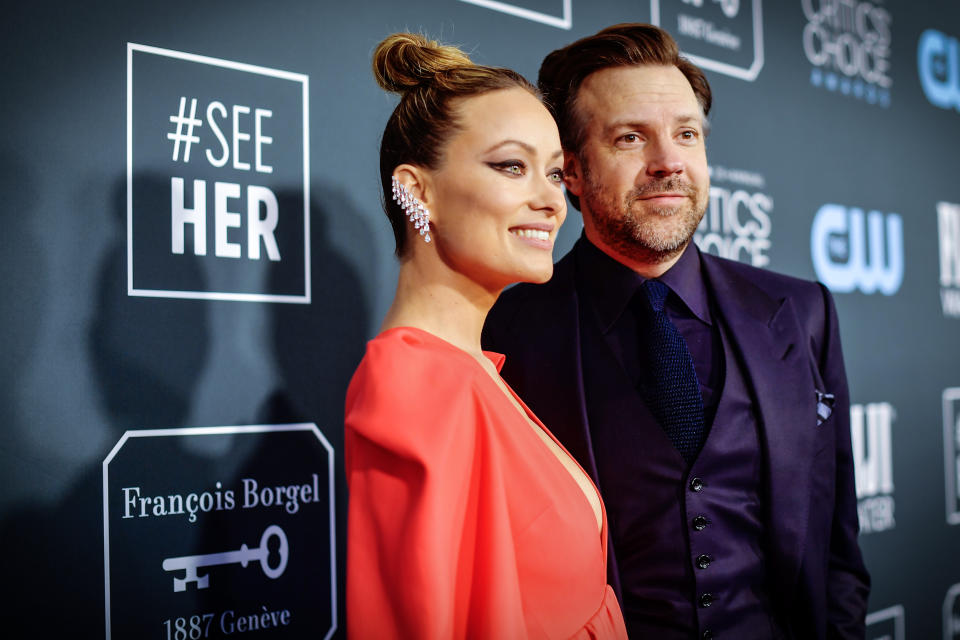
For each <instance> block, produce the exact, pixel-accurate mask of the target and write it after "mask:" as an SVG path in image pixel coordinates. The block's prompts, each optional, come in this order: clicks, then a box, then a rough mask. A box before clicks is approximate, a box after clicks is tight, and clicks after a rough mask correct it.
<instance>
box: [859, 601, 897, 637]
mask: <svg viewBox="0 0 960 640" xmlns="http://www.w3.org/2000/svg"><path fill="white" fill-rule="evenodd" d="M864 623H865V624H866V629H865V634H864V637H865V638H866V640H905V639H906V637H907V635H906V611H905V610H904V608H903V605H900V604H898V605H894V606H892V607H887V608H886V609H881V610H879V611H874V612H873V613H868V614H867V617H866V619H865V620H864Z"/></svg>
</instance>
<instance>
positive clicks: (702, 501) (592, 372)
mask: <svg viewBox="0 0 960 640" xmlns="http://www.w3.org/2000/svg"><path fill="white" fill-rule="evenodd" d="M540 87H541V89H542V90H543V92H544V94H545V96H546V98H547V100H548V102H549V103H550V104H551V108H552V109H553V112H554V116H555V118H556V119H557V122H558V125H559V127H560V133H561V137H562V141H563V147H564V154H565V161H564V180H565V182H566V185H567V189H568V192H569V194H570V197H571V200H572V201H573V202H574V204H575V206H577V207H578V208H579V209H580V210H581V212H582V213H583V221H584V235H583V236H582V237H581V238H580V240H579V241H578V242H577V244H576V245H575V246H574V248H573V249H572V250H571V251H570V253H569V254H567V255H566V256H565V257H564V258H563V259H562V260H560V262H559V263H557V265H556V268H555V271H554V275H553V278H552V279H551V280H550V282H548V283H546V284H544V285H539V286H535V285H520V286H517V287H515V288H513V289H511V290H509V291H507V292H506V293H504V295H503V296H502V297H501V299H500V301H499V302H498V303H497V305H496V306H495V307H494V309H493V311H492V312H491V314H490V316H489V318H488V320H487V324H486V327H485V333H484V342H485V347H487V348H490V349H492V350H495V351H501V352H503V353H505V354H506V355H507V359H506V365H505V367H504V369H503V372H502V373H503V375H504V377H505V378H506V379H507V381H508V382H509V383H510V384H511V385H512V386H513V387H514V388H515V389H516V391H517V392H518V393H519V394H520V396H521V397H522V398H523V399H524V400H525V401H526V402H527V403H528V404H529V405H530V406H531V408H532V409H533V411H534V412H535V413H536V414H537V415H538V416H539V417H540V418H541V419H542V420H543V422H544V424H546V425H547V427H548V428H549V429H551V430H552V431H553V433H554V434H555V435H556V436H557V437H558V438H559V439H560V440H561V442H563V444H564V445H566V447H567V449H569V451H570V452H571V453H572V454H573V455H574V456H575V457H576V458H577V459H578V461H579V462H580V463H581V465H582V466H583V467H584V468H585V469H586V470H587V471H588V472H589V473H591V474H592V476H593V478H594V480H595V481H596V483H597V485H598V487H599V488H600V491H601V493H602V495H603V498H604V500H605V502H606V507H607V513H608V516H609V532H610V538H611V544H610V545H609V548H610V558H609V565H608V566H609V571H610V576H609V578H610V582H611V584H613V585H614V588H615V589H616V590H617V592H618V595H619V596H620V599H621V603H622V605H623V613H624V617H625V618H626V621H627V627H628V630H629V632H630V635H631V637H634V638H655V639H657V640H672V639H674V638H677V639H679V638H683V639H684V640H688V639H690V638H730V639H736V640H748V639H751V638H794V639H797V640H808V639H813V638H863V636H864V616H865V612H866V600H867V594H868V591H869V577H868V575H867V572H866V570H865V568H864V566H863V561H862V559H861V556H860V550H859V548H858V545H857V532H858V523H857V512H856V498H855V493H854V480H853V462H852V457H851V451H850V429H849V395H848V391H847V382H846V374H845V371H844V365H843V356H842V354H841V350H840V342H839V333H838V329H837V317H836V312H835V310H834V306H833V301H832V299H831V297H830V294H829V292H828V291H827V290H826V289H825V288H824V287H823V286H822V285H818V284H815V283H812V282H806V281H802V280H798V279H795V278H791V277H787V276H783V275H778V274H774V273H771V272H769V271H764V270H760V269H756V268H754V267H750V266H747V265H743V264H740V263H737V262H732V261H729V260H724V259H721V258H717V257H715V256H711V255H708V254H704V253H701V252H700V251H699V250H698V249H697V247H696V246H695V245H692V244H691V239H692V237H693V233H694V230H695V229H696V228H697V225H698V224H699V222H700V220H701V218H702V217H703V214H704V211H705V209H706V207H707V204H708V200H709V174H708V170H707V159H706V151H705V147H704V140H705V136H706V118H707V115H708V113H709V110H710V104H711V93H710V87H709V84H708V83H707V79H706V77H705V76H704V74H703V73H702V72H701V71H700V70H699V69H698V68H697V67H696V66H694V65H693V64H692V63H690V62H689V61H686V60H684V59H682V58H680V57H679V54H678V50H677V45H676V43H675V42H674V41H673V39H672V38H671V37H670V36H669V35H668V34H667V33H666V32H664V31H662V30H661V29H659V28H657V27H654V26H650V25H642V24H624V25H617V26H614V27H610V28H608V29H604V30H603V31H601V32H599V33H598V34H596V35H594V36H590V37H587V38H584V39H582V40H580V41H578V42H575V43H573V44H571V45H569V46H567V47H565V48H564V49H560V50H558V51H554V52H553V53H551V54H550V55H549V56H547V58H546V59H545V60H544V63H543V66H542V67H541V69H540Z"/></svg>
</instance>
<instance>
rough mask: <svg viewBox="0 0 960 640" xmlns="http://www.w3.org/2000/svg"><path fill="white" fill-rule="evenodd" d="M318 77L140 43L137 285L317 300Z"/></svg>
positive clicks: (131, 270) (133, 107)
mask: <svg viewBox="0 0 960 640" xmlns="http://www.w3.org/2000/svg"><path fill="white" fill-rule="evenodd" d="M307 94H308V80H307V77H306V76H304V75H301V74H296V73H290V72H286V71H279V70H276V69H267V68H264V67H256V66H253V65H248V64H242V63H238V62H232V61H228V60H218V59H214V58H207V57H204V56H198V55H193V54H188V53H182V52H178V51H170V50H167V49H158V48H156V47H146V46H143V45H137V44H132V43H131V44H129V45H128V47H127V257H128V260H127V281H128V285H127V289H128V293H129V295H132V296H149V297H170V298H202V299H216V300H239V301H253V302H297V303H309V302H310V242H309V239H310V233H309V231H310V212H309V202H310V196H309V175H310V168H309V154H308V147H307V135H308V129H309V127H308V113H309V110H308V104H307Z"/></svg>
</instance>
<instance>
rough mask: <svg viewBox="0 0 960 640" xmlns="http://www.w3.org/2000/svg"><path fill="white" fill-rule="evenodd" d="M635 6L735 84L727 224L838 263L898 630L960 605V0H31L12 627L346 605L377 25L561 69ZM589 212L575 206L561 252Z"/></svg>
mask: <svg viewBox="0 0 960 640" xmlns="http://www.w3.org/2000/svg"><path fill="white" fill-rule="evenodd" d="M624 21H642V22H653V23H656V24H659V25H661V26H663V27H664V28H666V29H667V30H669V31H670V32H671V33H672V34H673V35H674V36H675V37H676V38H677V39H678V41H679V42H680V45H681V48H682V49H683V50H684V51H685V53H686V54H687V55H688V56H689V57H690V58H692V59H693V60H694V61H695V62H697V63H698V64H700V65H701V66H702V67H703V68H704V69H705V70H706V71H707V74H708V76H709V79H710V82H711V83H712V85H713V88H714V96H715V110H714V113H713V116H712V133H711V136H710V138H709V141H708V155H709V159H710V163H711V175H712V187H711V191H710V205H709V209H708V211H707V214H706V216H705V218H704V221H703V223H702V225H701V227H700V229H699V231H698V233H697V237H696V240H697V242H698V243H699V245H700V247H701V248H703V249H704V250H706V251H710V252H712V253H716V254H719V255H723V256H727V257H730V258H733V259H735V260H740V261H743V262H747V263H750V264H753V265H757V266H761V267H765V268H769V269H773V270H777V271H782V272H786V273H790V274H793V275H796V276H800V277H804V278H810V279H817V280H820V281H821V282H823V283H825V284H826V285H827V286H828V287H829V288H830V289H831V290H832V291H833V293H834V295H835V298H836V302H837V307H838V309H839V313H840V316H841V321H842V331H841V333H842V338H843V341H844V351H845V355H846V359H847V366H848V374H849V378H850V387H851V394H852V402H853V406H852V407H851V418H852V420H851V424H852V434H851V435H852V440H853V446H854V454H855V458H856V474H857V476H856V481H857V497H858V501H859V504H858V507H859V516H860V525H861V538H860V540H861V545H862V548H863V551H864V554H865V556H866V560H867V564H868V567H869V568H870V570H871V573H872V575H873V580H874V587H873V592H872V594H871V599H870V615H869V617H868V632H869V636H868V637H870V638H872V639H879V638H889V639H892V640H903V639H904V638H908V637H910V638H917V639H932V638H941V637H942V638H944V639H945V640H947V639H953V638H960V553H958V549H960V175H958V171H960V152H958V149H960V5H958V4H957V3H956V2H949V1H947V0H940V1H935V2H924V3H917V2H908V1H907V0H864V1H861V0H778V1H776V2H773V1H772V0H766V1H764V0H740V1H738V0H629V1H627V0H590V1H589V2H587V1H586V0H515V1H511V2H497V1H492V0H422V1H417V0H411V1H409V2H391V1H388V0H369V1H367V2H360V3H357V2H334V1H330V0H296V1H293V0H291V1H289V2H284V3H279V4H278V3H274V2H252V1H251V2H224V1H205V2H183V1H179V0H171V1H168V2H163V3H147V4H144V3H130V2H92V3H72V2H63V3H53V5H51V4H50V3H42V4H31V3H18V4H17V5H16V6H14V7H13V8H8V9H7V10H6V11H5V15H4V20H3V26H2V27H0V31H2V34H3V37H2V38H0V51H2V55H0V59H2V60H3V65H4V74H3V77H4V85H5V86H4V98H3V100H2V101H0V114H2V125H0V126H2V130H3V135H2V136H0V185H2V188H0V193H2V194H3V216H2V224H3V233H2V234H0V237H2V247H3V250H2V251H0V264H2V265H3V271H2V273H3V292H4V295H3V315H2V319H0V329H2V331H0V344H2V347H0V359H2V362H3V366H2V368H0V376H2V380H0V410H2V423H0V424H2V427H0V428H2V439H0V543H2V548H3V559H2V561H0V574H2V576H3V582H4V588H3V591H4V595H3V597H2V608H3V611H4V615H3V620H4V623H3V625H4V628H5V629H6V632H5V635H6V636H7V637H36V638H48V637H49V638H56V637H81V638H87V637H90V638H99V637H106V638H138V639H139V638H161V639H164V640H186V639H187V638H190V639H191V640H197V639H199V638H222V637H228V636H233V635H235V634H245V635H244V637H247V635H249V637H252V638H308V637H309V638H330V637H343V635H344V628H343V627H344V625H343V620H344V608H343V600H342V593H343V584H344V551H345V549H344V533H345V531H344V529H345V506H346V499H347V495H346V489H345V483H344V477H343V467H342V463H343V435H342V419H343V397H344V393H345V391H346V386H347V383H348V381H349V378H350V375H351V373H352V371H353V369H354V367H355V366H356V364H357V363H358V362H359V359H360V357H361V355H362V353H363V349H364V343H365V341H366V340H368V339H369V338H371V337H372V336H373V335H375V333H376V332H377V327H378V325H379V323H380V319H381V318H382V316H383V314H384V312H385V311H386V309H387V307H388V305H389V303H390V300H391V297H392V293H393V288H394V284H395V278H396V273H397V264H396V262H395V259H394V258H393V255H392V251H393V239H392V232H391V230H390V228H389V225H388V224H387V222H386V219H385V218H384V216H383V214H382V212H381V206H380V201H379V198H380V195H379V194H380V187H379V180H378V171H377V148H378V139H379V135H380V133H381V132H382V130H383V126H384V124H385V122H386V119H387V117H388V115H389V113H390V111H391V110H392V108H393V105H394V100H395V98H393V97H391V96H388V95H386V94H384V93H383V92H381V91H380V90H379V89H378V88H377V87H376V85H375V83H374V81H373V79H372V76H371V74H370V71H369V65H370V54H371V52H372V50H373V47H374V46H375V44H376V43H377V42H378V41H379V40H380V39H382V38H383V37H384V36H385V35H387V34H388V33H391V32H394V31H399V30H417V31H420V30H422V31H424V32H426V33H428V34H430V35H432V36H435V37H438V38H440V39H442V40H444V41H446V42H450V43H455V44H459V45H461V46H462V47H464V48H465V49H466V50H467V51H469V52H470V53H471V55H473V57H474V58H475V59H476V60H477V61H479V62H482V63H486V64H494V65H503V66H510V67H513V68H515V69H517V70H518V71H520V72H521V73H523V74H525V75H526V76H527V77H528V78H531V79H535V78H536V74H537V70H538V68H539V63H540V61H541V59H542V58H543V56H544V55H545V54H546V53H548V52H549V51H551V50H553V49H555V48H558V47H560V46H562V45H564V44H566V43H568V42H571V41H572V40H574V39H576V38H579V37H582V36H584V35H587V34H590V33H593V32H595V31H597V30H598V29H600V28H602V27H604V26H607V25H609V24H613V23H617V22H624ZM581 228H582V225H581V221H580V219H579V217H578V214H576V212H575V211H574V210H573V209H572V208H571V215H570V216H569V218H568V221H567V223H566V226H565V228H564V230H563V232H562V234H561V237H560V241H559V243H558V246H557V255H558V256H559V255H561V254H562V253H564V252H565V251H566V250H567V249H568V248H569V247H570V246H572V244H573V242H574V241H575V240H576V238H577V237H578V236H579V233H580V229H581ZM13 631H15V632H16V634H15V635H8V633H9V632H13Z"/></svg>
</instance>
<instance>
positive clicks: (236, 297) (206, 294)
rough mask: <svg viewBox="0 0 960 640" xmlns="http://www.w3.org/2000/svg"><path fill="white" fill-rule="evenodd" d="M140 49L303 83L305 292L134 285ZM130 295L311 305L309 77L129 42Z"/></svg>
mask: <svg viewBox="0 0 960 640" xmlns="http://www.w3.org/2000/svg"><path fill="white" fill-rule="evenodd" d="M135 51H140V52H142V53H148V54H153V55H158V56H164V57H167V58H175V59H178V60H186V61H188V62H196V63H199V64H206V65H210V66H214V67H223V68H225V69H233V70H235V71H243V72H246V73H255V74H258V75H264V76H270V77H273V78H280V79H282V80H291V81H294V82H300V83H301V84H302V86H303V90H302V95H303V234H304V236H303V244H304V246H303V262H304V267H303V269H304V274H303V275H304V293H303V295H302V296H300V295H275V294H268V293H225V292H214V291H177V290H173V291H171V290H163V289H137V288H134V286H133V53H134V52H135ZM127 295H128V296H133V297H146V298H182V299H190V300H232V301H237V302H286V303H293V304H311V286H310V77H309V76H307V75H305V74H302V73H294V72H292V71H284V70H282V69H271V68H269V67H261V66H257V65H252V64H247V63H244V62H235V61H233V60H224V59H221V58H211V57H209V56H201V55H197V54H194V53H186V52H183V51H176V50H174V49H163V48H161V47H153V46H150V45H143V44H137V43H135V42H128V43H127Z"/></svg>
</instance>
